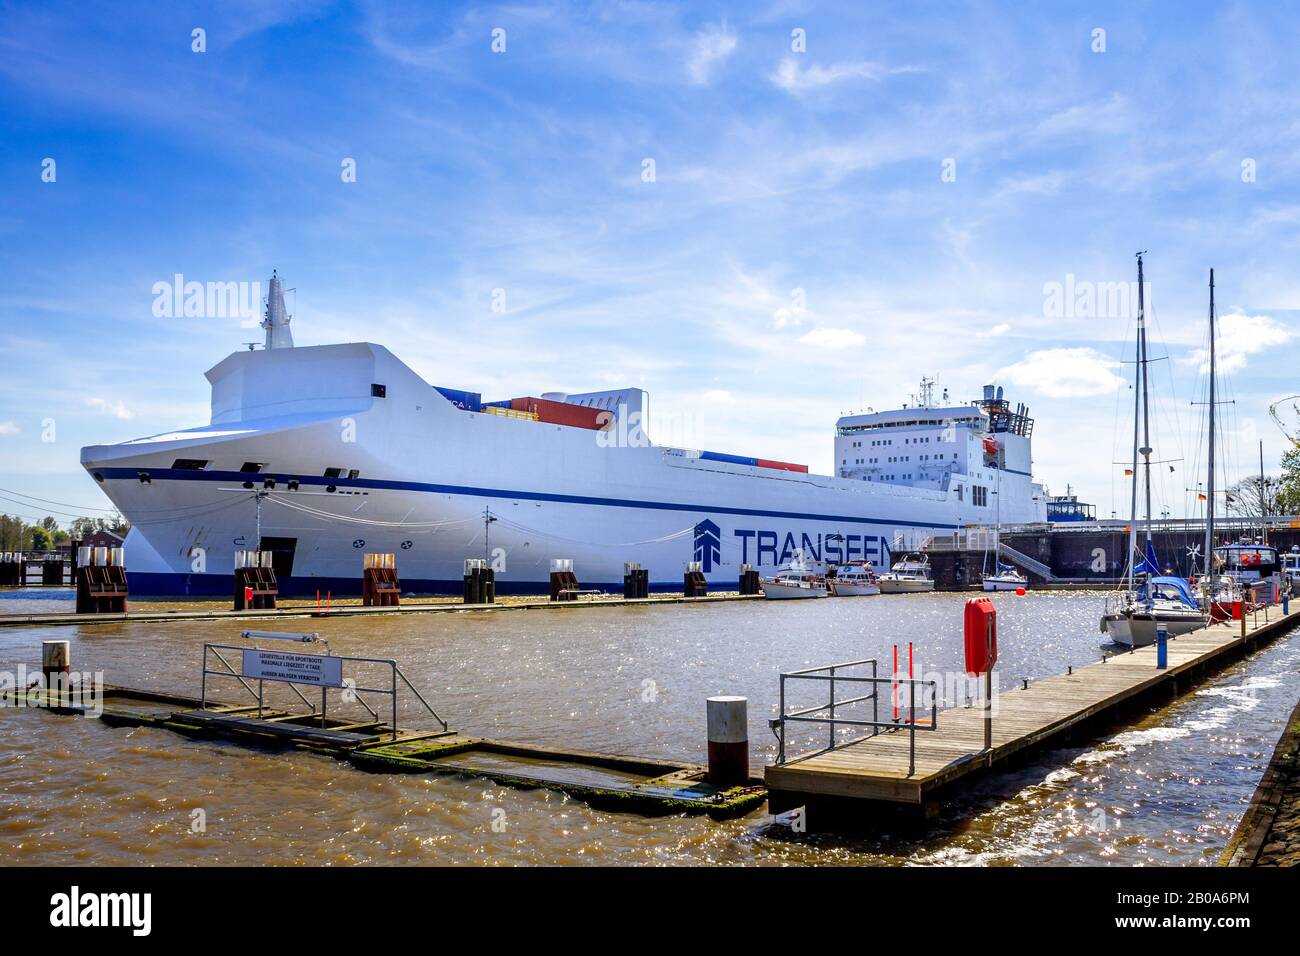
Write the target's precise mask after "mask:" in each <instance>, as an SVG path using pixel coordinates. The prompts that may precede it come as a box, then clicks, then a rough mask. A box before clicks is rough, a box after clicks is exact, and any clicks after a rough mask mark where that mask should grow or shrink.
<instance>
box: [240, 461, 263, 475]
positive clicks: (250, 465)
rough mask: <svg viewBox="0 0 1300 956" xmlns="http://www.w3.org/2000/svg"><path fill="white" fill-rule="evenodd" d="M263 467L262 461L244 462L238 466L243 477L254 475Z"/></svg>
mask: <svg viewBox="0 0 1300 956" xmlns="http://www.w3.org/2000/svg"><path fill="white" fill-rule="evenodd" d="M265 467H266V462H264V461H246V462H244V463H243V464H242V465H240V466H239V470H240V472H242V473H243V474H245V475H255V474H257V473H258V472H259V471H261V470H262V469H263V468H265Z"/></svg>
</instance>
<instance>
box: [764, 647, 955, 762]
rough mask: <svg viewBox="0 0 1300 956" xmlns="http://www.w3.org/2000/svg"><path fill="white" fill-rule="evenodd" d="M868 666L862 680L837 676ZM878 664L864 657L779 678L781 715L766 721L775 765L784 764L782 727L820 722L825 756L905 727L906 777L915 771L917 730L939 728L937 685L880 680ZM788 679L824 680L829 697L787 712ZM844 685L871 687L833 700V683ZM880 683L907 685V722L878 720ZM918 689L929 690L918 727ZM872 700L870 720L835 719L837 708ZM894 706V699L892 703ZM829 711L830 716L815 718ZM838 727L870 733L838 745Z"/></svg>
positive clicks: (861, 677) (860, 677) (798, 671)
mask: <svg viewBox="0 0 1300 956" xmlns="http://www.w3.org/2000/svg"><path fill="white" fill-rule="evenodd" d="M867 665H870V667H871V676H870V677H864V676H859V675H850V674H843V673H837V672H838V671H843V670H845V669H847V668H850V667H865V666H867ZM878 667H879V661H878V660H877V659H875V658H867V659H864V660H860V661H843V662H841V663H838V664H826V665H823V666H821V667H808V668H804V669H803V670H797V671H786V672H783V673H782V674H781V675H780V716H779V717H774V718H772V719H771V720H769V721H768V723H769V725H770V726H771V728H772V733H773V735H775V737H776V740H777V757H776V764H777V766H780V765H782V764H784V763H785V761H786V756H785V725H786V724H787V723H789V722H791V721H794V722H796V723H823V724H828V725H829V730H830V736H829V739H828V741H827V744H826V748H825V750H822V751H819V753H826V752H828V751H831V750H835V749H836V748H838V747H846V746H848V745H849V744H853V743H857V742H859V741H861V740H865V739H867V737H874V736H875V735H876V734H878V733H879V732H880V731H881V730H891V731H892V730H899V729H901V728H902V727H903V726H906V728H907V730H908V766H907V775H908V776H909V777H910V776H911V775H912V774H913V773H915V772H916V731H917V729H918V728H919V729H921V730H938V729H939V698H938V693H937V691H938V684H937V682H935V681H932V680H914V679H912V678H910V677H897V676H893V677H880V676H878ZM787 680H812V681H825V682H826V683H827V684H828V691H829V696H828V699H827V701H826V703H824V704H818V705H815V706H812V707H805V708H802V709H800V710H794V711H787V710H786V702H785V701H786V695H785V682H786V681H787ZM837 681H838V682H840V683H845V684H868V685H870V686H871V693H869V694H861V695H859V696H857V697H849V698H846V699H844V700H836V699H835V684H836V682H837ZM880 684H889V685H890V686H892V687H894V688H898V687H901V686H903V685H906V686H907V688H908V694H909V704H908V709H907V713H908V717H907V720H906V721H901V722H900V721H899V720H898V719H897V718H895V719H893V720H889V721H882V720H881V719H880V696H879V692H878V691H877V689H876V688H877V686H878V685H880ZM918 686H920V687H921V688H922V693H923V694H924V690H925V688H927V687H928V688H929V691H930V719H929V722H928V723H925V724H918V723H917V721H916V688H917V687H918ZM868 700H869V701H871V720H863V719H859V718H855V717H839V716H836V713H835V711H836V709H837V708H841V707H847V706H850V705H852V704H860V703H862V702H864V701H868ZM895 705H897V700H895ZM827 711H829V716H816V715H820V714H823V713H825V712H827ZM837 725H846V726H850V727H870V728H871V733H870V734H866V735H863V736H860V737H855V738H853V739H852V740H845V741H842V742H837V741H836V739H835V728H836V726H837Z"/></svg>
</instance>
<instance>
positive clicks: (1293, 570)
mask: <svg viewBox="0 0 1300 956" xmlns="http://www.w3.org/2000/svg"><path fill="white" fill-rule="evenodd" d="M1279 557H1280V558H1281V560H1282V588H1283V593H1285V594H1295V593H1296V590H1297V587H1296V585H1297V583H1298V582H1300V545H1294V544H1293V545H1292V546H1291V550H1290V552H1288V553H1287V554H1283V555H1280V556H1279Z"/></svg>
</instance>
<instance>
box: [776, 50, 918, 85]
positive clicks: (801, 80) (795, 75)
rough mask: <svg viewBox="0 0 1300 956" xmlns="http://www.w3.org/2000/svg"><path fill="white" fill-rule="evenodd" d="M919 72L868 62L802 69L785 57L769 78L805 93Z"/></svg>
mask: <svg viewBox="0 0 1300 956" xmlns="http://www.w3.org/2000/svg"><path fill="white" fill-rule="evenodd" d="M919 71H920V68H919V67H915V66H893V67H891V66H885V65H884V64H881V63H873V62H871V61H869V60H854V61H850V62H845V63H831V64H828V65H826V66H822V65H820V64H817V63H813V64H810V65H808V66H803V65H801V63H800V61H799V60H798V59H796V58H795V57H793V56H788V57H786V58H785V59H783V60H782V61H781V64H780V66H778V67H777V68H776V71H775V72H774V73H772V75H771V76H770V77H768V79H770V80H771V81H772V83H774V84H775V85H776V86H779V87H780V88H781V89H783V90H785V91H786V92H787V93H806V92H808V91H809V90H816V89H820V88H822V87H824V86H830V85H831V84H833V83H840V82H843V81H845V80H880V79H883V78H885V77H887V76H897V75H898V74H901V73H917V72H919Z"/></svg>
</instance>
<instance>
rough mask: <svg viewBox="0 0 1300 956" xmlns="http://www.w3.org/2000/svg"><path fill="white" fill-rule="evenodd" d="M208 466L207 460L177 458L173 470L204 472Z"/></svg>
mask: <svg viewBox="0 0 1300 956" xmlns="http://www.w3.org/2000/svg"><path fill="white" fill-rule="evenodd" d="M207 465H208V460H207V459H206V458H177V459H176V460H175V461H174V462H172V468H174V469H176V470H177V471H202V470H203V469H204V468H206V467H207Z"/></svg>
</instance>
